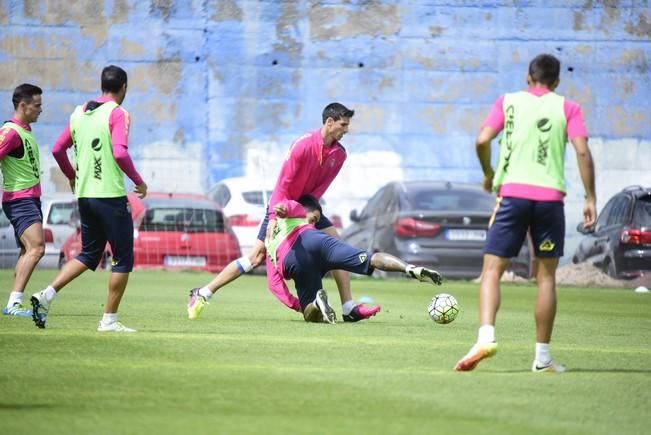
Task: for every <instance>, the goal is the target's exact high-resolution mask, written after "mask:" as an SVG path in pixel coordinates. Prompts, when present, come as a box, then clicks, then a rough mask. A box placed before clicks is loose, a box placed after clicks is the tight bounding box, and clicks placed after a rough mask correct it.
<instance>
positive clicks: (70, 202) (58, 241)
mask: <svg viewBox="0 0 651 435" xmlns="http://www.w3.org/2000/svg"><path fill="white" fill-rule="evenodd" d="M76 204H77V200H76V199H75V197H74V196H73V195H72V194H70V195H59V196H44V197H42V198H41V210H42V211H43V236H44V238H45V255H43V258H41V260H40V261H39V262H38V265H37V267H38V268H47V269H56V268H57V266H58V264H59V252H60V250H61V245H62V244H63V242H64V241H65V240H66V239H67V238H68V237H69V236H70V235H71V234H72V233H74V232H75V219H73V218H72V213H73V210H75V209H76ZM19 252H20V249H19V248H18V247H17V246H16V238H15V236H14V228H13V227H12V226H11V223H10V222H9V219H7V217H6V216H5V215H4V213H3V212H2V210H0V268H3V269H13V268H14V267H15V266H16V261H17V260H18V254H19Z"/></svg>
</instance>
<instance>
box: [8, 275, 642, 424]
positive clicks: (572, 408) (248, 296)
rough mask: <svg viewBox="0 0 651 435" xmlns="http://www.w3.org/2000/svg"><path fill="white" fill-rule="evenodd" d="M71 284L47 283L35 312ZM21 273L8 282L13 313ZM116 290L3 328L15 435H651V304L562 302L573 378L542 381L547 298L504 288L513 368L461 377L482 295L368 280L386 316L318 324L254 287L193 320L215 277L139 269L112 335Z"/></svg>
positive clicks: (92, 288) (222, 296)
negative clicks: (538, 328) (128, 330)
mask: <svg viewBox="0 0 651 435" xmlns="http://www.w3.org/2000/svg"><path fill="white" fill-rule="evenodd" d="M54 274H55V271H37V272H36V273H35V274H34V276H33V277H32V280H31V282H30V286H29V289H28V291H27V295H28V296H27V298H26V299H28V298H29V295H31V293H32V292H34V291H35V290H37V289H40V288H42V287H43V286H44V285H45V284H47V282H49V281H50V280H51V279H52V278H53V277H54ZM12 275H13V274H12V271H0V282H1V283H2V284H1V285H0V288H1V291H0V302H1V303H2V304H5V303H6V299H7V297H8V292H9V290H10V286H11V283H12ZM107 279H108V274H107V273H105V272H100V273H94V274H93V273H86V274H85V275H83V276H82V277H80V278H79V279H78V280H76V281H73V283H71V284H70V285H69V286H68V287H67V288H65V289H64V290H63V291H62V293H60V295H59V297H58V298H57V299H56V300H55V301H54V303H53V305H52V309H51V311H50V317H49V318H48V324H47V329H45V330H39V329H37V328H36V327H35V326H34V324H33V323H32V321H31V320H30V319H22V318H10V317H7V316H0V367H2V370H1V371H0V433H7V434H32V433H39V434H147V433H152V434H153V433H155V434H216V433H224V434H288V433H301V434H303V433H305V434H307V433H309V434H336V433H351V434H434V433H448V434H466V433H468V434H470V433H486V434H490V433H495V434H498V433H500V434H503V433H506V434H533V433H535V434H613V433H618V434H638V433H639V434H642V433H649V432H648V431H649V427H650V425H651V417H650V416H651V412H650V411H649V404H651V296H649V295H644V294H635V293H633V292H632V291H631V290H621V289H619V290H614V289H587V288H560V289H559V312H558V315H557V319H556V328H555V334H554V340H553V343H552V352H553V355H554V356H555V358H556V359H557V360H558V361H559V362H561V363H562V364H564V365H566V366H567V367H568V370H569V371H568V372H567V373H564V374H562V375H555V374H534V373H531V372H530V371H529V370H530V367H531V362H532V358H533V347H534V321H533V312H532V308H533V303H534V296H535V289H534V287H533V286H530V285H525V286H523V285H504V286H503V291H502V307H501V310H500V313H499V316H498V324H497V337H498V341H499V344H500V349H499V352H498V354H497V356H496V357H494V358H492V359H489V360H487V361H485V362H482V363H481V364H480V365H479V366H478V368H477V369H476V370H475V371H474V372H471V373H455V372H453V371H452V367H453V365H454V363H455V362H456V361H457V359H459V358H460V357H461V356H463V355H464V354H465V352H466V351H467V350H468V349H469V347H470V346H471V345H472V343H473V342H474V340H475V338H476V331H477V326H478V325H477V285H476V284H472V283H467V282H449V283H445V284H444V285H443V286H442V287H432V286H429V285H426V284H422V283H417V282H411V281H408V280H386V281H378V280H370V279H356V280H353V292H354V294H355V296H356V297H358V298H359V297H361V296H370V297H372V298H373V299H374V300H375V301H376V302H377V303H380V304H381V305H382V307H383V309H382V312H381V313H380V314H379V315H378V316H377V317H375V318H373V319H371V320H370V321H366V322H360V323H357V324H344V323H338V324H336V325H325V324H324V325H321V324H319V325H316V324H306V323H305V322H303V320H302V317H301V316H300V315H299V314H297V313H294V312H292V311H290V310H288V309H286V308H284V307H283V306H282V305H280V304H279V303H278V302H276V301H275V299H274V298H273V297H272V296H271V294H270V293H269V292H268V291H267V290H266V286H265V280H264V278H263V277H259V276H253V277H248V276H247V277H244V278H242V279H240V280H238V281H236V282H234V283H233V284H232V285H230V286H229V287H226V288H225V289H223V290H222V291H221V292H219V293H218V294H217V295H216V296H215V297H214V298H213V299H212V302H211V305H210V306H208V307H207V308H206V310H205V311H204V313H203V315H202V317H201V318H200V319H198V320H196V321H189V320H187V317H186V312H185V303H186V301H187V293H188V290H189V289H190V288H191V287H194V286H199V285H202V284H204V283H206V282H207V281H208V280H209V279H210V276H209V275H207V274H200V273H190V272H184V273H171V272H165V271H161V272H139V271H136V272H135V273H133V274H132V275H131V280H130V282H129V287H128V289H127V292H126V294H125V297H124V299H123V301H122V306H121V309H120V320H122V321H123V322H124V323H125V324H126V325H127V326H130V327H133V328H136V329H138V332H137V333H135V334H100V333H97V332H96V331H95V328H96V327H97V321H98V320H99V318H100V316H101V313H102V304H103V303H104V301H105V298H106V283H107ZM325 285H326V289H327V290H328V292H329V295H330V299H331V302H332V305H333V307H335V310H336V311H337V314H338V316H339V317H341V310H340V304H339V299H338V296H337V292H336V287H335V285H334V282H333V281H332V280H326V281H325ZM436 292H447V293H451V294H453V295H454V296H455V297H456V298H457V299H458V300H459V304H460V306H461V312H460V314H459V316H458V317H457V319H456V320H455V321H454V322H453V323H451V324H449V325H436V324H434V323H433V322H432V321H431V320H430V319H429V318H428V316H427V305H428V303H429V301H430V299H431V298H432V296H433V295H434V294H435V293H436ZM3 306H4V305H3Z"/></svg>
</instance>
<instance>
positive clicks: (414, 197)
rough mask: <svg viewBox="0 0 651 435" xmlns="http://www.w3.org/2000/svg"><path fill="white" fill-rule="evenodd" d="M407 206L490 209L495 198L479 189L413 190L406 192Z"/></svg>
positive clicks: (429, 209)
mask: <svg viewBox="0 0 651 435" xmlns="http://www.w3.org/2000/svg"><path fill="white" fill-rule="evenodd" d="M407 202H408V203H409V208H411V209H413V210H423V211H456V210H462V211H483V212H486V211H491V210H492V209H493V208H494V207H495V198H494V197H493V196H492V195H490V194H488V193H484V192H481V191H468V190H414V191H410V192H407Z"/></svg>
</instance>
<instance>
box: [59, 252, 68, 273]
mask: <svg viewBox="0 0 651 435" xmlns="http://www.w3.org/2000/svg"><path fill="white" fill-rule="evenodd" d="M64 264H66V259H65V257H64V256H63V254H59V269H63V265H64Z"/></svg>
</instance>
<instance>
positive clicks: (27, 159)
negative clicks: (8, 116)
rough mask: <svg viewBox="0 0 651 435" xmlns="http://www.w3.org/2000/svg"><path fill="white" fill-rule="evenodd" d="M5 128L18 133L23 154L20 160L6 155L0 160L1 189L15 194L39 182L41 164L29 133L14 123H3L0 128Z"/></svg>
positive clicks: (34, 141)
mask: <svg viewBox="0 0 651 435" xmlns="http://www.w3.org/2000/svg"><path fill="white" fill-rule="evenodd" d="M6 127H8V128H11V129H13V130H15V131H16V133H18V135H19V136H20V140H21V141H22V142H23V148H24V150H25V152H24V153H23V156H22V157H21V158H16V157H12V156H10V155H7V156H6V157H5V158H4V159H2V160H0V166H1V168H2V180H3V182H2V188H3V189H4V191H5V192H17V191H19V190H23V189H27V188H30V187H32V186H36V185H37V184H38V183H39V182H40V180H41V164H40V158H39V153H38V144H37V143H36V139H34V136H33V135H32V132H31V131H29V130H25V129H24V128H23V127H21V126H20V125H18V124H16V123H14V122H11V121H7V122H5V123H4V125H3V126H2V128H6Z"/></svg>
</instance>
